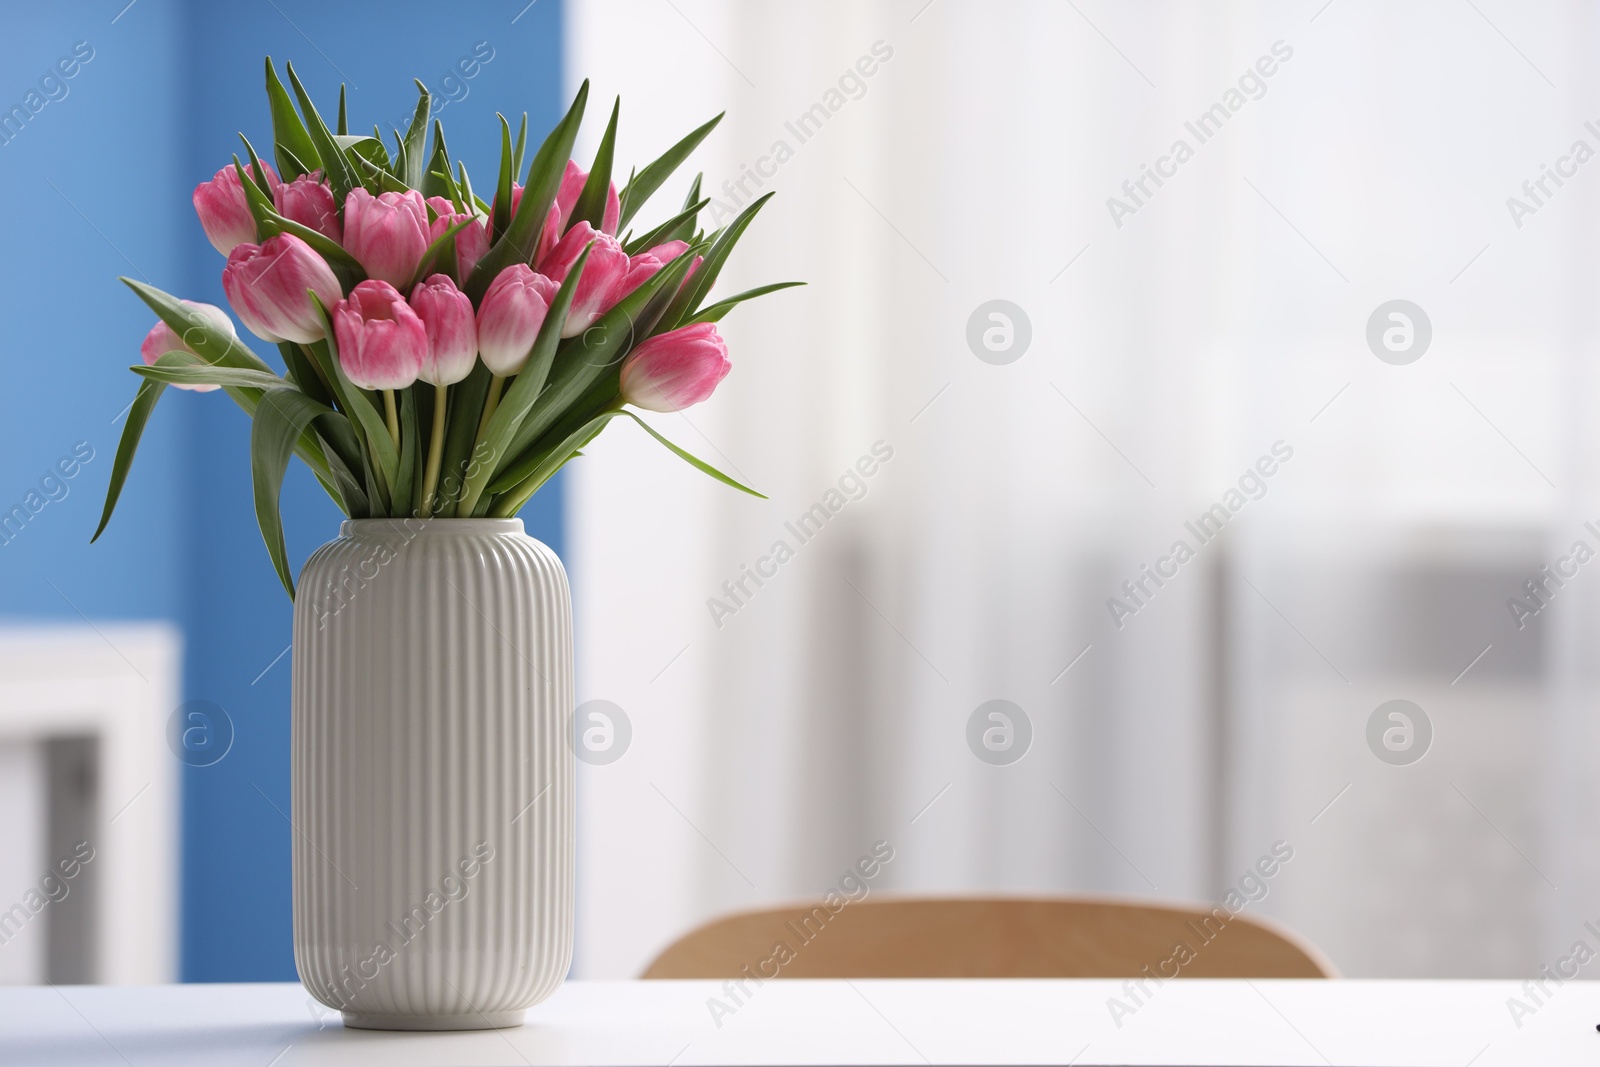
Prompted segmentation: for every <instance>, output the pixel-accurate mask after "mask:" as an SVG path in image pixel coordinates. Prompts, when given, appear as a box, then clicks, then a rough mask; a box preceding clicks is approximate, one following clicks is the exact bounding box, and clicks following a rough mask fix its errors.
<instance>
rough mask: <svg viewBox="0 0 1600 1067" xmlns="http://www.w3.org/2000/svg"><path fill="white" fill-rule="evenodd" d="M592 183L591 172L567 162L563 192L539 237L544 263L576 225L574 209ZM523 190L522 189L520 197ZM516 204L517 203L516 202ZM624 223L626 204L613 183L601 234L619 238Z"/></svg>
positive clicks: (554, 204) (552, 208)
mask: <svg viewBox="0 0 1600 1067" xmlns="http://www.w3.org/2000/svg"><path fill="white" fill-rule="evenodd" d="M588 181H589V172H588V171H586V170H580V169H578V165H577V164H576V163H574V162H573V161H572V160H570V159H569V160H567V169H566V172H565V173H563V174H562V176H561V188H560V189H559V190H557V192H556V200H555V203H553V204H551V205H550V213H549V215H547V216H546V217H545V224H544V229H543V230H542V231H540V234H539V250H538V258H540V259H543V258H544V256H545V253H547V252H549V251H550V249H552V248H554V247H555V246H556V244H557V242H559V241H560V240H561V238H562V237H564V236H566V233H567V230H568V228H569V227H571V225H572V209H573V208H574V207H576V206H577V204H578V197H580V196H582V195H583V187H584V185H586V184H587V183H588ZM520 192H521V189H520V187H519V188H518V194H519V195H520ZM512 203H513V204H515V203H516V200H515V199H513V201H512ZM621 221H622V201H621V200H620V199H618V197H617V186H616V183H615V182H612V183H611V185H610V186H608V187H607V189H606V206H605V210H604V211H603V212H602V213H601V218H600V232H601V233H609V234H610V235H611V236H613V237H615V236H616V235H617V227H618V225H620V223H621Z"/></svg>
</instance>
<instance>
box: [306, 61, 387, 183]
mask: <svg viewBox="0 0 1600 1067" xmlns="http://www.w3.org/2000/svg"><path fill="white" fill-rule="evenodd" d="M284 69H285V70H287V71H288V72H289V84H290V85H292V86H294V95H295V98H296V99H298V100H299V101H300V111H301V113H302V114H303V115H305V122H306V134H307V136H308V137H309V138H310V140H311V143H312V144H313V145H314V146H315V147H316V154H317V158H318V159H320V160H321V161H322V176H323V177H324V178H325V179H327V182H328V184H329V185H330V186H332V187H333V201H334V203H336V204H343V203H344V198H345V197H346V196H349V195H350V190H351V189H354V188H355V187H356V186H358V185H360V184H361V181H360V180H359V179H358V178H357V177H356V174H355V171H353V170H352V169H351V168H350V161H349V160H348V159H347V158H346V157H345V154H344V153H343V152H341V151H340V150H339V145H338V144H337V142H335V141H334V139H333V138H334V135H333V133H332V132H331V131H329V129H328V125H327V123H325V122H323V121H322V116H321V115H320V114H318V113H317V105H315V104H313V103H312V102H311V96H310V95H309V94H308V93H307V92H306V89H305V86H303V85H301V84H300V78H299V76H298V75H297V74H295V72H294V64H293V63H285V64H284ZM379 147H382V146H381V145H380V146H379Z"/></svg>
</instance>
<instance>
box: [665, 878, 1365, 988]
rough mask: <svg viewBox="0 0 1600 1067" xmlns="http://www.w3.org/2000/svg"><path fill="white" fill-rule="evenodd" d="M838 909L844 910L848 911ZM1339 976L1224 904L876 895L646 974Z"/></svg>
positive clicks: (773, 913)
mask: <svg viewBox="0 0 1600 1067" xmlns="http://www.w3.org/2000/svg"><path fill="white" fill-rule="evenodd" d="M836 906H837V905H836ZM746 968H748V969H749V973H750V974H751V975H759V976H761V977H764V978H773V977H777V976H779V975H781V976H782V977H785V978H1137V977H1140V976H1141V975H1144V976H1146V977H1150V976H1159V977H1166V978H1171V977H1177V976H1182V977H1185V978H1331V977H1334V976H1335V973H1336V972H1335V971H1334V969H1333V966H1332V964H1330V963H1329V962H1328V961H1327V960H1326V959H1325V958H1324V957H1323V956H1322V954H1321V953H1319V952H1318V951H1317V950H1316V949H1315V948H1314V947H1312V946H1311V945H1309V944H1307V943H1306V942H1304V941H1302V940H1300V939H1299V938H1298V937H1297V936H1296V935H1294V934H1292V933H1290V932H1289V931H1287V930H1285V929H1282V928H1280V927H1277V926H1275V925H1272V924H1269V923H1268V922H1266V921H1264V920H1262V919H1259V918H1255V917H1252V916H1249V915H1246V914H1243V913H1241V914H1238V915H1230V914H1229V913H1228V911H1227V910H1226V909H1224V908H1222V907H1217V908H1214V909H1206V908H1204V907H1198V906H1193V907H1185V906H1172V905H1164V904H1144V903H1125V902H1122V901H1115V900H1098V899H1093V898H1055V899H1017V898H975V899H971V898H969V899H939V898H934V899H928V898H907V899H889V900H882V899H877V898H874V899H871V900H863V901H861V902H859V903H852V904H846V905H845V906H843V907H842V908H840V909H839V910H837V911H832V912H830V911H829V910H828V909H827V908H826V907H823V906H822V905H820V904H818V905H816V906H812V905H809V904H796V905H791V906H788V907H782V908H772V909H769V910H764V911H751V912H743V913H740V914H735V915H728V916H724V917H722V918H720V919H715V920H713V921H711V922H709V923H707V924H706V925H704V926H701V927H699V928H698V929H696V930H693V931H690V932H689V933H688V934H685V935H684V936H683V937H681V938H679V939H678V940H677V941H675V942H673V943H672V944H671V945H669V946H668V947H667V948H666V950H665V951H663V952H662V953H661V954H660V955H659V956H657V957H656V959H655V961H654V962H653V963H651V964H650V966H649V968H648V969H646V971H645V973H644V977H645V978H737V977H740V975H741V972H743V971H744V970H745V969H746Z"/></svg>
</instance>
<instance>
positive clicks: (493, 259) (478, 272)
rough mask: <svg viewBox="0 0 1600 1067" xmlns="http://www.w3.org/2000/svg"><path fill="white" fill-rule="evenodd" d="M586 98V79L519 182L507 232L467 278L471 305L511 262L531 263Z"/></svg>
mask: <svg viewBox="0 0 1600 1067" xmlns="http://www.w3.org/2000/svg"><path fill="white" fill-rule="evenodd" d="M588 99H589V82H588V80H587V79H586V80H585V81H584V83H583V85H582V86H581V87H580V88H579V89H578V95H577V96H576V97H575V98H574V99H573V101H572V107H570V108H569V109H567V114H566V116H565V117H564V118H562V120H561V121H560V122H559V123H557V124H556V128H555V129H553V130H551V131H550V135H549V136H548V137H546V138H545V139H544V144H542V145H540V146H539V151H538V152H537V153H536V154H535V155H534V157H533V162H532V163H529V164H528V177H527V179H526V180H525V181H524V182H523V183H522V202H521V204H520V206H519V207H518V209H517V213H516V215H515V216H513V217H512V219H511V224H510V226H509V227H507V229H506V232H505V233H504V234H503V235H502V236H501V237H500V239H499V240H498V241H496V242H495V243H494V245H492V246H491V247H490V249H489V251H488V252H486V253H484V256H483V258H482V259H481V260H479V261H478V265H477V266H476V267H475V268H473V271H472V276H471V277H470V278H468V279H467V283H466V286H465V291H466V294H467V296H469V297H471V298H472V302H473V304H474V305H476V304H477V303H478V301H479V300H482V299H483V294H484V292H485V291H486V290H487V289H488V288H489V283H490V282H492V281H493V280H494V278H495V276H496V275H497V274H499V273H500V272H501V271H502V270H504V269H505V268H506V267H509V266H510V265H511V264H513V263H531V262H532V261H533V255H534V253H535V252H536V251H538V244H539V230H540V228H541V227H542V226H543V225H544V220H545V216H546V215H548V214H549V213H550V205H551V204H553V203H555V199H556V192H557V190H559V189H560V187H561V176H562V174H564V173H565V172H566V167H567V160H568V159H570V158H571V157H572V145H573V142H574V141H575V140H576V139H577V136H578V127H579V126H580V125H581V124H582V123H583V108H584V105H585V103H587V102H588Z"/></svg>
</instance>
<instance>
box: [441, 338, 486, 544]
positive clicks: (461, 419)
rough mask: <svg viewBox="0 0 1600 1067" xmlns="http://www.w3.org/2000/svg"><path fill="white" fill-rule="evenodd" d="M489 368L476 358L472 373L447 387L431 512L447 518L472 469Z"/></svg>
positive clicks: (454, 506)
mask: <svg viewBox="0 0 1600 1067" xmlns="http://www.w3.org/2000/svg"><path fill="white" fill-rule="evenodd" d="M491 377H492V376H491V375H490V374H489V368H488V367H485V366H484V365H483V361H482V360H478V361H477V362H475V363H473V365H472V373H471V374H469V375H467V376H466V378H464V379H462V380H461V381H460V382H458V383H457V384H455V385H453V386H451V387H450V410H449V412H448V422H447V423H446V425H445V431H444V458H443V460H442V461H441V462H440V465H439V487H438V494H439V503H438V506H437V507H435V508H434V510H433V513H434V515H435V516H437V517H439V518H449V517H450V516H452V515H454V514H455V513H456V501H458V500H460V499H461V491H462V489H463V488H464V486H465V485H466V479H467V478H468V477H469V476H470V475H472V474H473V473H474V468H473V461H472V452H473V445H474V442H475V441H476V439H477V434H478V422H479V421H480V420H481V419H482V418H483V402H484V400H485V398H486V397H487V396H488V395H489V381H490V378H491Z"/></svg>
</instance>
